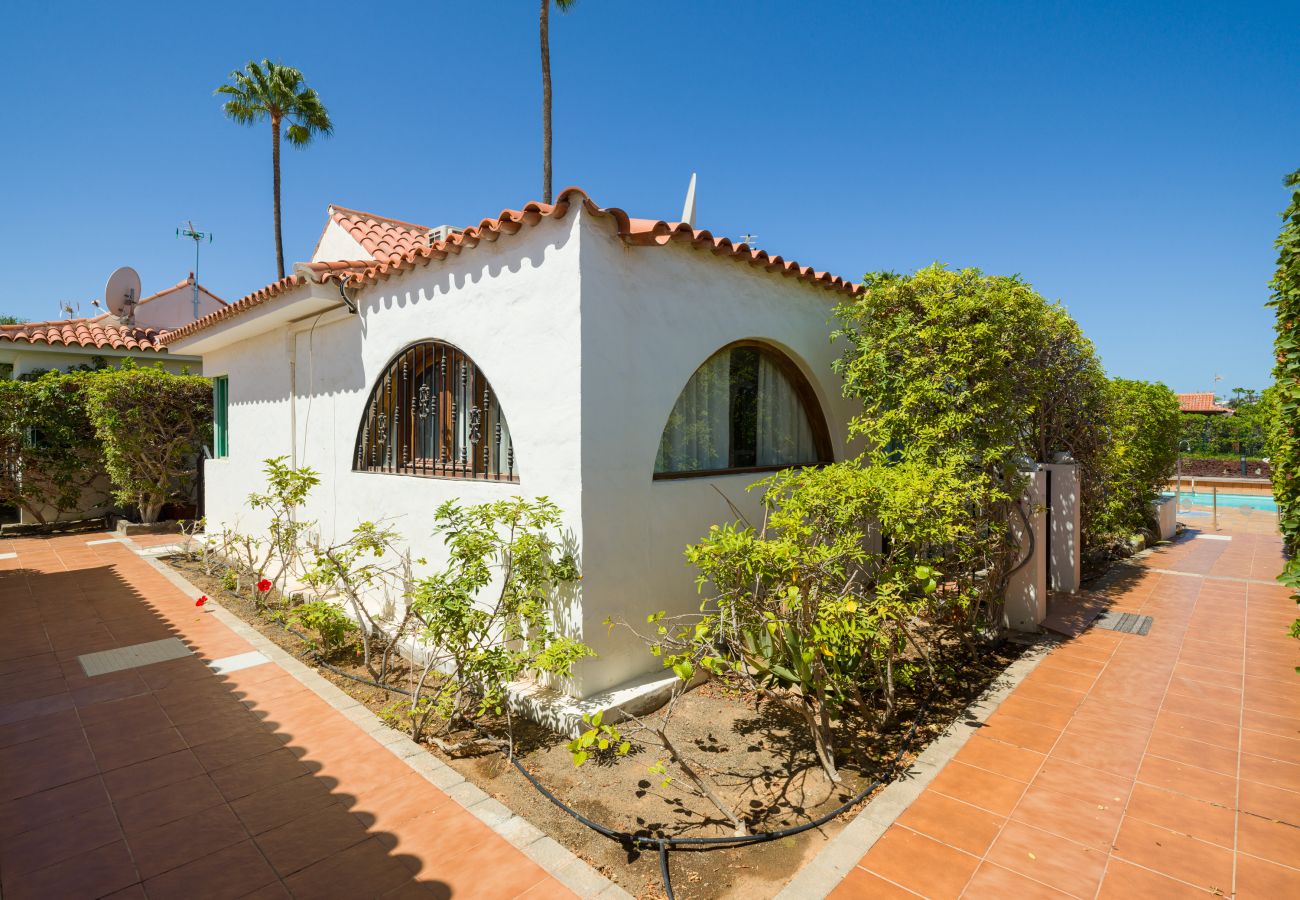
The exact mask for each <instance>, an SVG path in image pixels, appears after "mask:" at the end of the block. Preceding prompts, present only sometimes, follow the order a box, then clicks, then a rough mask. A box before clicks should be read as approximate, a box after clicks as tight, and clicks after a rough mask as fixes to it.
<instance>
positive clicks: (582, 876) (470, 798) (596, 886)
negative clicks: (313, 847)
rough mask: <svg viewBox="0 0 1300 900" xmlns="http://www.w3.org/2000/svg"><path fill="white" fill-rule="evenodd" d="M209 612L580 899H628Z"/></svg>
mask: <svg viewBox="0 0 1300 900" xmlns="http://www.w3.org/2000/svg"><path fill="white" fill-rule="evenodd" d="M122 543H123V544H125V545H126V546H127V547H128V548H129V549H130V550H131V551H132V552H134V553H135V554H136V555H137V556H139V557H140V558H141V559H143V560H145V562H147V563H149V565H150V566H152V567H153V568H154V569H156V570H157V571H158V572H159V573H160V574H161V575H162V576H163V577H164V578H166V579H167V580H168V581H170V582H171V583H172V584H173V585H174V586H176V587H177V588H179V589H180V590H182V591H184V592H185V593H187V594H189V595H190V596H193V597H197V596H199V595H200V594H202V593H203V592H202V591H201V590H199V589H198V588H197V587H195V586H194V585H193V584H191V583H190V582H189V581H188V580H187V579H186V578H185V577H184V576H182V575H181V574H180V573H179V572H177V571H176V570H175V569H173V568H172V567H171V566H169V565H167V564H166V563H164V562H162V561H161V560H159V559H156V558H154V557H152V556H149V555H146V553H144V552H143V549H142V548H141V547H139V546H138V545H136V544H135V542H134V541H132V540H131V539H130V538H123V539H122ZM209 603H210V604H211V606H210V607H209V609H211V614H212V615H213V616H215V617H216V618H217V621H219V622H221V623H222V624H223V625H225V626H226V627H227V628H229V629H230V630H231V631H233V632H235V634H237V635H239V636H240V637H242V638H243V639H244V640H246V641H248V643H250V644H252V645H253V648H254V649H256V650H260V651H261V652H262V653H264V654H265V655H266V656H267V657H268V658H269V659H270V660H271V662H273V663H275V664H276V665H278V666H279V667H280V668H282V669H284V670H285V671H286V672H288V673H289V674H290V675H292V676H293V677H294V678H296V679H297V680H298V681H299V682H301V683H302V684H303V685H304V686H305V687H306V688H307V689H308V690H310V691H311V692H312V693H314V694H316V695H317V696H318V697H320V698H321V699H322V700H324V701H325V702H326V703H328V704H329V705H330V706H332V707H334V708H335V709H337V710H338V711H339V712H340V713H341V714H342V715H343V716H344V717H345V718H347V719H350V720H352V721H353V722H355V723H357V725H359V726H360V727H361V730H362V731H364V732H365V733H367V734H369V735H370V736H371V737H372V738H374V739H375V740H376V741H377V742H378V743H379V745H380V746H381V747H383V748H384V749H386V750H387V751H388V752H389V753H392V754H393V755H394V756H396V757H397V758H398V759H400V760H402V762H404V763H406V765H407V766H408V767H409V768H410V769H411V770H412V771H414V772H418V773H419V774H420V775H421V776H422V777H423V778H424V779H425V780H426V781H428V782H430V783H431V784H433V785H434V786H435V787H437V788H439V789H441V790H442V791H443V792H444V793H446V794H447V796H449V797H450V798H451V799H452V800H453V801H454V802H456V803H459V804H460V805H461V806H462V807H463V808H464V809H466V810H468V811H469V812H470V813H471V814H473V815H474V816H475V817H476V818H478V819H479V820H480V821H482V822H483V823H484V824H486V825H487V826H488V827H489V828H491V829H492V830H493V831H495V832H496V833H497V834H499V835H500V836H501V837H503V838H505V840H506V841H508V842H509V843H510V845H511V846H513V847H516V848H517V849H518V850H519V851H520V852H522V853H523V854H524V855H525V856H527V857H528V858H529V859H531V860H532V861H533V862H535V863H537V865H539V866H541V867H542V868H543V869H545V870H546V872H547V873H548V874H549V875H551V877H553V878H555V879H556V880H557V881H559V882H560V883H561V884H563V885H564V886H565V887H567V888H568V889H569V890H571V891H573V892H574V893H575V894H577V895H578V896H579V897H600V898H602V900H614V898H619V900H622V898H627V900H631V898H632V895H631V894H629V893H628V892H627V891H625V890H623V889H622V888H621V887H619V886H618V885H617V884H615V883H614V882H612V881H610V880H609V879H608V878H606V877H605V876H604V875H602V874H600V872H598V871H596V870H595V869H594V868H592V867H591V866H590V865H588V864H587V863H586V862H585V861H583V860H582V859H579V858H578V857H577V856H576V855H574V854H573V853H571V852H570V851H569V850H567V849H565V848H564V847H563V846H561V845H560V844H559V843H558V842H556V841H555V840H554V839H552V838H549V837H547V836H546V835H545V834H544V833H543V832H542V831H541V829H539V828H537V827H536V826H535V825H533V824H532V823H531V822H529V821H528V820H527V819H525V818H524V817H522V816H519V815H516V814H515V813H514V812H512V811H511V810H510V808H509V807H507V806H506V805H505V804H503V803H501V802H500V801H499V800H496V799H493V798H492V797H489V796H488V795H487V794H486V793H484V792H483V791H482V790H481V789H479V788H478V787H477V786H476V785H474V784H471V783H470V782H468V781H466V780H465V778H464V777H463V776H462V775H461V774H460V773H459V772H457V771H456V770H455V769H453V768H452V767H451V766H449V765H447V764H446V763H444V762H443V761H442V760H440V759H438V758H437V757H436V756H434V755H433V754H431V753H428V752H427V751H426V750H425V749H424V748H423V747H422V746H420V745H419V744H417V743H415V742H414V741H413V740H411V739H410V738H409V737H407V736H406V734H405V733H404V732H400V731H397V730H395V729H393V728H389V727H388V726H387V725H385V724H384V723H383V722H381V721H380V720H379V718H378V717H376V716H375V714H374V713H372V712H371V711H370V709H369V708H368V707H366V706H365V705H363V704H362V703H361V702H360V701H358V700H355V699H353V698H352V697H351V696H350V695H348V694H347V693H346V692H344V691H342V690H340V689H339V688H338V687H336V686H335V685H333V684H331V683H330V682H329V681H327V680H326V679H324V678H322V677H321V676H320V675H319V674H317V672H316V670H315V669H313V668H312V667H311V666H309V665H307V664H305V663H303V662H301V661H300V660H298V659H297V658H295V657H294V656H293V655H292V654H290V653H286V652H285V651H284V650H283V649H282V648H280V647H279V646H278V645H277V644H275V643H274V642H273V641H271V640H270V639H269V638H267V637H266V636H265V635H263V634H262V633H261V632H260V631H258V630H257V629H256V628H254V627H253V626H251V625H249V624H248V623H247V622H245V621H244V620H243V619H241V618H239V617H238V616H236V615H235V614H234V613H231V612H229V611H227V610H225V609H222V608H221V606H220V604H218V603H217V602H216V601H214V600H210V601H209Z"/></svg>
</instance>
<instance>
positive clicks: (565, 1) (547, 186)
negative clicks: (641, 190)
mask: <svg viewBox="0 0 1300 900" xmlns="http://www.w3.org/2000/svg"><path fill="white" fill-rule="evenodd" d="M577 2H578V0H555V8H556V9H558V10H559V11H560V12H568V11H569V10H571V9H573V7H574V6H575V5H577ZM541 24H542V202H543V203H550V202H551V0H542V20H541Z"/></svg>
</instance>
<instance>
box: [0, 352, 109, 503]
mask: <svg viewBox="0 0 1300 900" xmlns="http://www.w3.org/2000/svg"><path fill="white" fill-rule="evenodd" d="M89 377H90V376H87V375H85V374H82V373H73V374H67V375H64V374H61V373H59V372H50V373H47V374H44V375H40V376H39V377H36V378H32V379H25V380H13V381H11V380H8V379H0V503H4V504H8V505H13V506H17V507H20V508H21V509H23V510H25V511H26V512H27V513H28V515H30V516H31V517H32V518H34V519H35V520H36V521H38V522H44V521H46V518H47V515H48V514H49V513H50V512H54V513H56V514H58V513H66V512H72V511H74V510H76V509H77V507H78V505H79V504H80V503H81V502H82V499H83V491H84V490H85V489H86V488H87V487H88V486H89V485H90V483H91V482H92V481H93V480H94V479H95V477H96V476H97V475H98V474H100V473H101V472H102V471H103V469H102V466H101V465H100V461H99V454H98V442H97V440H96V438H95V429H94V427H93V426H92V425H91V423H90V419H89V418H88V417H87V415H86V397H85V388H86V384H87V380H88V378H89Z"/></svg>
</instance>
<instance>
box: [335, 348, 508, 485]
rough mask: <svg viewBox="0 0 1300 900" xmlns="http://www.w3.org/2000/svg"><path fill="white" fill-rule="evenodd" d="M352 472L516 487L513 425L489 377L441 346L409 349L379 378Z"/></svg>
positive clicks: (363, 422)
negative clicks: (485, 481) (483, 481)
mask: <svg viewBox="0 0 1300 900" xmlns="http://www.w3.org/2000/svg"><path fill="white" fill-rule="evenodd" d="M352 468H353V470H354V471H357V472H394V473H397V474H401V475H425V476H428V477H439V478H479V479H488V480H493V481H518V480H519V476H518V473H517V470H516V467H515V452H514V447H513V445H512V444H511V442H510V426H509V425H507V424H506V417H505V413H504V412H503V411H502V409H501V405H500V404H499V403H497V397H496V394H495V393H494V392H493V390H492V385H490V384H488V380H487V378H485V377H484V376H483V373H482V372H481V371H479V367H478V366H476V365H474V361H473V360H471V359H470V358H469V357H468V356H466V355H465V354H464V353H463V352H461V351H460V350H458V349H457V348H455V347H453V346H452V345H451V344H445V343H443V342H442V341H422V342H420V343H418V344H412V345H411V346H409V347H407V348H406V349H405V350H403V351H402V352H401V353H399V354H398V356H397V358H396V359H394V360H393V361H392V362H391V363H389V365H388V368H387V369H385V370H384V373H383V374H382V375H380V376H379V380H378V381H377V382H376V383H375V388H374V390H373V391H371V393H370V401H369V402H368V403H367V404H366V412H365V416H364V418H363V419H362V420H361V427H360V429H359V430H358V431H357V449H356V454H355V456H354V458H353V465H352Z"/></svg>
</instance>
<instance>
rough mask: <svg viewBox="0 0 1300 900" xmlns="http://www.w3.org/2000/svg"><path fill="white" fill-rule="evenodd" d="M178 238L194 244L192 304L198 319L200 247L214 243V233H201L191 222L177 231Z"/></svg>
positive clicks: (195, 316)
mask: <svg viewBox="0 0 1300 900" xmlns="http://www.w3.org/2000/svg"><path fill="white" fill-rule="evenodd" d="M176 236H177V237H185V238H189V239H190V240H192V241H193V242H194V299H193V300H192V301H191V302H192V303H193V304H194V318H195V319H197V318H198V317H199V247H200V246H202V245H203V242H204V241H207V242H208V243H209V244H211V243H212V232H211V231H199V230H197V229H196V228H195V227H194V222H193V221H189V222H186V223H185V227H184V228H177V229H176Z"/></svg>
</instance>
